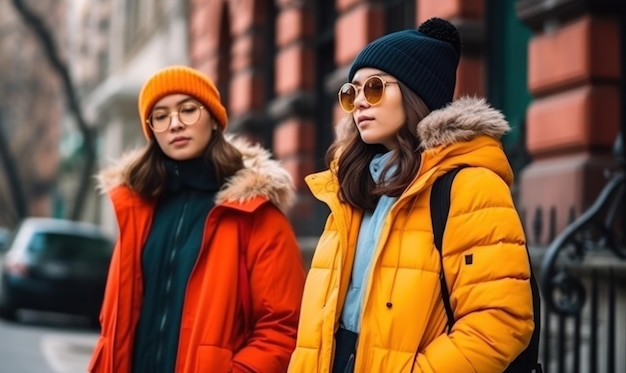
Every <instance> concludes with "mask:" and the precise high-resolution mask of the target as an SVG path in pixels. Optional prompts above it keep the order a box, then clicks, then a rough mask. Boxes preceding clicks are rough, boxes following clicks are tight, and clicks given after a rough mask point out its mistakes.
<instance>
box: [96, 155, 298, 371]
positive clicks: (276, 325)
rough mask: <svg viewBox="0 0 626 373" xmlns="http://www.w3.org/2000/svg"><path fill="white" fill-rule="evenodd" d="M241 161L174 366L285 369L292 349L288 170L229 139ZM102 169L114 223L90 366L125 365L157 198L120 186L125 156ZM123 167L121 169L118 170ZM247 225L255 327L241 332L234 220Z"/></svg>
mask: <svg viewBox="0 0 626 373" xmlns="http://www.w3.org/2000/svg"><path fill="white" fill-rule="evenodd" d="M236 145H238V147H240V150H241V151H242V153H244V159H245V164H246V168H244V169H243V170H241V171H240V172H238V173H237V174H236V175H235V176H233V178H232V179H231V183H229V184H228V185H226V186H225V188H223V189H222V190H221V191H220V192H219V193H218V195H217V197H216V206H215V207H214V208H213V209H212V210H211V212H210V213H209V215H208V217H207V220H206V222H205V230H204V236H203V239H202V247H201V250H200V253H199V255H198V260H197V262H196V265H195V267H194V269H193V272H192V274H191V276H190V279H189V284H188V286H187V294H186V297H185V304H184V307H183V311H182V319H181V330H180V338H179V347H178V355H177V361H176V372H177V373H192V372H212V373H222V372H262V373H274V372H276V373H278V372H284V371H286V369H287V364H288V361H289V358H290V355H291V353H292V351H293V349H294V347H295V340H296V329H297V323H298V314H299V309H300V300H301V296H302V288H303V285H304V277H305V270H304V265H303V262H302V257H301V255H300V252H299V250H298V246H297V242H296V238H295V235H294V234H293V231H292V229H291V225H290V223H289V221H288V220H287V218H286V216H285V215H284V214H283V212H282V211H281V210H280V209H279V207H280V208H286V207H287V205H288V204H289V203H290V201H291V199H292V193H293V192H292V190H293V187H292V183H291V179H290V177H289V175H288V174H287V173H286V171H284V170H283V169H282V168H280V167H279V166H278V165H277V163H276V162H275V161H273V160H270V159H269V157H268V155H267V153H266V152H265V151H263V150H262V149H260V148H258V147H250V146H246V145H244V144H236ZM128 161H129V159H128V157H127V159H126V161H124V162H123V165H122V166H119V165H118V166H117V167H113V168H111V169H109V170H106V171H105V172H103V173H102V174H101V175H100V181H101V184H103V188H104V189H105V190H107V191H108V192H109V195H110V197H111V200H112V202H113V207H114V210H115V214H116V217H117V221H118V225H119V232H120V233H119V237H118V241H117V244H116V247H115V251H114V254H113V258H112V262H111V267H110V269H109V276H108V282H107V288H106V293H105V297H104V301H103V305H102V311H101V314H100V321H101V325H102V332H101V335H100V338H99V339H98V342H97V344H96V347H95V349H94V353H93V356H92V358H91V361H90V363H89V367H88V371H89V372H93V373H95V372H97V373H130V369H131V366H132V364H131V359H132V352H133V342H134V338H133V336H134V331H135V328H136V325H137V322H138V320H139V311H140V309H141V301H142V298H143V289H142V275H141V252H142V249H143V245H144V243H145V242H146V239H147V237H148V233H149V230H150V225H151V221H152V216H153V212H154V208H155V206H154V205H153V204H150V203H147V202H145V201H143V200H141V199H140V198H139V197H138V196H137V195H136V194H135V193H133V192H132V191H131V190H130V188H128V187H127V186H126V185H125V182H124V179H123V177H124V176H123V175H125V173H124V172H123V170H124V169H125V167H126V165H127V164H128V163H127V162H128ZM120 171H122V172H120ZM242 223H244V224H249V227H250V240H249V245H248V248H247V252H246V259H247V266H248V273H249V283H250V293H251V305H252V314H253V315H252V319H253V322H254V328H253V331H252V333H251V334H250V337H249V338H248V339H247V340H246V338H245V335H244V334H245V333H244V330H242V322H241V312H240V309H241V299H240V294H239V286H238V271H237V268H238V260H239V256H238V227H239V225H240V224H242Z"/></svg>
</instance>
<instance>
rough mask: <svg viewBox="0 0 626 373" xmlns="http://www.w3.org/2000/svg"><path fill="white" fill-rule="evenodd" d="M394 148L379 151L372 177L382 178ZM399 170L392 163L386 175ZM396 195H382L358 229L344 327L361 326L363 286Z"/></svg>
mask: <svg viewBox="0 0 626 373" xmlns="http://www.w3.org/2000/svg"><path fill="white" fill-rule="evenodd" d="M392 154H393V150H391V151H389V152H387V153H385V154H378V155H376V156H375V157H374V159H372V161H371V162H370V165H369V169H370V174H371V175H372V179H374V180H375V181H377V182H381V174H382V171H383V169H384V168H385V166H386V165H387V162H388V161H389V158H390V157H391V155H392ZM395 170H396V167H395V166H392V167H391V169H390V170H389V172H387V178H388V177H390V176H392V175H393V174H394V172H395ZM396 200H397V197H387V196H381V197H380V199H379V200H378V204H377V205H376V208H375V209H374V211H373V212H366V213H365V214H364V215H363V221H362V222H361V227H360V229H359V237H358V239H357V244H356V253H355V256H354V264H353V266H352V275H351V276H350V284H349V285H348V293H347V294H346V300H345V303H344V306H343V310H342V312H341V319H340V323H341V324H340V325H341V327H342V328H344V329H347V330H350V331H351V332H354V333H358V332H359V330H360V329H361V309H362V308H363V296H364V293H363V291H364V287H365V285H366V284H367V279H368V278H369V275H370V268H371V265H372V261H373V260H374V252H375V250H376V245H377V243H378V238H379V235H380V231H381V229H382V226H383V223H384V221H385V218H386V217H387V214H388V213H389V210H391V206H393V204H394V203H395V202H396Z"/></svg>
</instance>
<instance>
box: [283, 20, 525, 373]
mask: <svg viewBox="0 0 626 373" xmlns="http://www.w3.org/2000/svg"><path fill="white" fill-rule="evenodd" d="M460 51H461V40H460V36H459V34H458V31H457V30H456V28H455V27H454V26H453V25H452V24H450V23H449V22H447V21H444V20H441V19H436V18H435V19H430V20H428V21H426V22H425V23H423V24H422V25H421V26H420V27H419V28H418V29H417V30H405V31H400V32H396V33H392V34H389V35H386V36H383V37H381V38H379V39H377V40H375V41H373V42H372V43H370V44H369V45H368V46H366V47H365V48H364V49H363V50H362V51H361V52H360V53H359V55H358V56H357V58H356V59H355V61H354V63H353V64H352V66H351V69H350V73H349V82H350V83H346V84H344V86H343V87H342V88H341V90H340V91H339V100H340V104H341V107H342V108H343V109H344V110H345V111H346V112H348V113H350V115H349V116H348V118H347V119H346V122H345V124H344V125H343V126H342V127H341V133H340V135H339V136H338V139H337V140H336V142H335V143H334V144H333V145H332V146H331V148H330V149H329V151H328V154H327V163H328V164H329V170H327V171H324V172H321V173H317V174H314V175H309V176H308V177H307V179H306V181H307V183H308V185H309V187H310V189H311V190H312V192H313V194H314V195H315V196H316V197H317V198H318V199H320V200H321V201H323V202H324V203H326V204H327V205H328V207H329V208H330V211H331V213H330V216H329V217H328V220H327V222H326V226H325V229H324V232H323V233H322V235H321V237H320V239H319V242H318V246H317V249H316V252H315V255H314V257H313V261H312V264H311V269H310V271H309V274H308V277H307V281H306V285H305V290H304V297H303V301H302V310H301V316H300V323H299V326H298V337H297V343H296V349H295V351H294V353H293V355H292V357H291V361H290V365H289V371H290V372H294V373H310V372H320V373H321V372H324V373H325V372H333V373H344V372H346V373H347V372H359V373H360V372H364V373H370V372H376V373H383V372H390V373H398V372H414V373H420V372H436V373H464V372H480V373H496V372H502V371H503V370H504V369H505V368H506V367H507V365H508V364H509V363H510V362H511V361H512V360H513V359H514V358H515V357H516V356H517V355H518V354H519V353H520V352H521V351H522V350H524V349H525V347H526V346H527V345H528V343H529V340H530V337H531V335H532V332H533V328H534V324H533V307H532V296H531V287H530V281H529V278H530V265H529V260H528V256H527V252H526V247H525V237H524V232H523V229H522V225H521V223H520V219H519V216H518V214H517V212H516V210H515V207H514V205H513V201H512V198H511V193H510V186H511V184H512V182H513V174H512V170H511V167H510V165H509V163H508V161H507V158H506V156H505V154H504V152H503V149H502V145H501V143H500V137H501V136H502V135H503V134H504V133H506V132H507V131H508V130H509V125H508V124H507V122H506V121H505V119H504V117H503V116H502V114H501V113H500V112H498V111H497V110H495V109H493V108H491V107H490V106H489V105H488V104H487V103H486V102H485V101H484V100H482V99H478V98H461V99H458V100H456V101H453V102H452V97H453V92H454V87H455V82H456V69H457V66H458V62H459V58H460ZM462 165H463V166H468V167H466V168H464V169H463V170H461V171H460V172H459V174H458V175H457V176H456V178H455V180H454V183H453V185H452V192H451V207H450V214H449V218H448V222H447V226H446V230H445V234H444V237H443V266H444V272H445V274H446V279H447V284H448V287H449V291H450V301H451V305H452V308H453V310H454V316H455V320H456V322H455V324H454V326H453V328H452V330H451V331H450V332H449V333H448V332H447V329H446V325H447V324H446V322H447V318H446V313H445V310H444V306H443V302H442V295H441V289H440V283H439V274H440V273H441V270H442V268H441V264H440V256H439V252H438V251H437V249H436V248H435V246H434V242H433V232H432V226H431V218H430V207H429V199H430V193H431V188H432V185H433V183H434V181H435V180H436V179H437V178H438V177H440V176H442V175H443V174H445V173H446V172H447V171H450V170H452V169H455V168H457V167H459V166H462ZM466 258H472V260H467V259H466Z"/></svg>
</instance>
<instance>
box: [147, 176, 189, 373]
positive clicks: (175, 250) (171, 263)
mask: <svg viewBox="0 0 626 373" xmlns="http://www.w3.org/2000/svg"><path fill="white" fill-rule="evenodd" d="M176 173H177V174H178V170H177V169H176ZM187 202H188V201H187V199H185V203H184V204H183V210H182V212H181V214H180V219H179V220H178V224H177V226H176V233H175V234H174V248H173V250H172V251H171V253H170V257H169V262H168V269H169V271H168V276H167V282H166V285H165V295H164V297H165V299H166V300H167V298H168V297H169V294H170V290H171V285H172V273H173V266H174V262H175V260H176V257H177V256H178V249H179V238H180V231H181V229H182V227H183V222H184V221H185V213H186V211H187ZM165 305H166V307H165V309H164V310H163V313H162V314H161V323H160V324H159V338H158V341H159V342H158V343H159V344H158V346H157V353H156V358H155V360H156V361H155V363H156V366H157V367H158V366H160V365H161V359H162V357H163V342H162V338H161V337H162V336H163V328H164V327H165V324H166V322H167V317H168V309H169V307H168V304H167V302H166V303H165Z"/></svg>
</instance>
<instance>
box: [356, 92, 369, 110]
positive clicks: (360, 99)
mask: <svg viewBox="0 0 626 373" xmlns="http://www.w3.org/2000/svg"><path fill="white" fill-rule="evenodd" d="M367 105H369V103H368V102H367V100H366V99H365V94H364V93H363V88H362V87H359V88H357V90H356V97H354V107H367Z"/></svg>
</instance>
